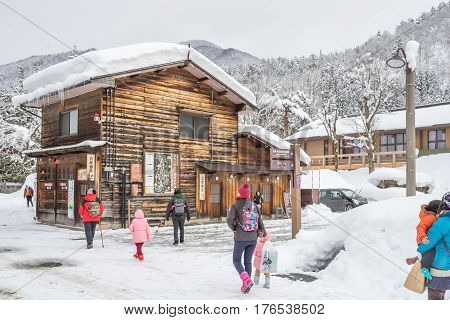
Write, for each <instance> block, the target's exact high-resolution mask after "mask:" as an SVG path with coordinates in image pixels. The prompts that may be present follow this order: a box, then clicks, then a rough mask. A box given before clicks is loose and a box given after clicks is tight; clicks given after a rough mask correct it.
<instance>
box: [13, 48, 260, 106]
mask: <svg viewBox="0 0 450 320" xmlns="http://www.w3.org/2000/svg"><path fill="white" fill-rule="evenodd" d="M177 66H182V67H185V69H186V70H187V71H188V72H190V73H192V74H193V75H194V76H196V77H197V78H199V79H202V81H204V82H205V83H207V84H208V85H210V86H211V87H213V89H215V90H216V91H219V92H223V95H224V96H225V97H227V98H228V99H229V100H231V101H232V102H233V103H236V104H243V105H247V106H249V107H250V108H252V109H255V108H256V97H255V95H254V94H253V93H252V92H251V91H250V90H248V89H247V88H246V87H244V86H243V85H242V84H240V83H239V82H237V81H236V80H235V79H234V78H233V77H231V76H230V75H229V74H228V73H226V72H225V71H224V70H223V69H222V68H220V67H219V66H217V65H216V64H214V63H213V62H212V61H211V60H209V59H208V58H206V57H205V56H203V55H202V54H200V53H199V52H198V51H196V50H195V49H193V48H189V47H187V46H185V45H180V44H173V43H162V42H150V43H141V44H135V45H130V46H125V47H119V48H112V49H104V50H96V51H90V52H87V53H84V54H82V55H79V56H77V57H75V58H74V59H71V60H67V61H64V62H61V63H58V64H56V65H53V66H51V67H48V68H46V69H44V70H42V71H40V72H38V73H36V74H33V75H32V76H30V77H28V78H27V79H25V81H24V88H25V89H26V90H27V91H28V92H29V93H27V94H23V95H19V96H16V97H14V98H13V103H14V104H15V105H20V104H24V103H30V104H33V103H32V102H33V101H36V100H39V99H42V98H47V97H48V96H49V95H52V94H53V95H57V94H58V93H59V92H61V91H63V90H68V89H72V88H77V87H83V86H87V85H92V84H97V85H96V86H94V87H96V89H98V88H99V87H107V86H112V85H113V84H111V82H109V83H108V81H107V80H108V78H116V77H121V76H122V77H123V76H127V75H132V74H138V73H143V72H148V71H151V70H163V69H166V68H173V67H177Z"/></svg>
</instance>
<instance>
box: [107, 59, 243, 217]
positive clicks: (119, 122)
mask: <svg viewBox="0 0 450 320" xmlns="http://www.w3.org/2000/svg"><path fill="white" fill-rule="evenodd" d="M212 94H213V96H214V101H213V102H212V101H211V98H212ZM106 102H107V97H106V90H105V91H104V94H103V103H102V116H103V118H105V117H106ZM113 104H114V105H115V128H114V129H113V131H115V133H116V134H115V138H114V139H113V138H112V137H111V136H108V134H107V130H106V124H105V123H104V124H103V125H102V138H103V140H109V141H111V139H113V140H114V141H111V142H112V143H113V147H112V148H113V150H114V152H115V155H114V158H115V164H116V166H117V167H122V166H123V167H124V168H125V170H126V174H127V178H129V164H130V163H131V162H135V163H136V162H137V163H141V164H143V162H144V152H145V151H148V152H165V153H177V154H179V172H178V173H179V176H178V177H179V185H180V187H181V188H182V190H183V193H184V194H185V196H186V197H187V200H188V202H189V203H190V205H191V207H192V209H193V210H194V212H195V203H196V202H195V196H196V188H197V186H196V162H198V161H224V162H227V163H236V162H237V143H236V139H235V134H236V133H237V120H238V119H237V112H236V106H235V105H234V104H233V103H231V102H230V101H229V100H227V99H226V98H224V97H219V96H217V94H216V93H215V92H212V89H211V88H210V87H209V86H207V85H206V84H203V83H201V82H198V79H197V78H195V77H194V76H192V75H191V74H190V73H188V72H186V71H184V70H182V69H178V68H174V69H169V70H166V71H163V72H159V73H146V74H141V75H138V76H134V77H125V78H121V79H117V80H116V88H115V92H114V98H113ZM180 109H182V110H183V112H189V111H191V112H192V111H193V112H206V113H210V114H211V117H210V130H209V132H210V136H209V141H199V140H193V139H181V138H180V135H179V115H180ZM107 150H108V148H103V155H102V158H103V164H102V165H103V166H109V165H110V164H107V163H106V159H107V152H108V151H107ZM102 181H103V183H102V190H101V195H102V198H103V200H104V201H105V203H106V204H107V206H108V207H109V208H110V209H111V210H112V211H113V212H114V216H115V217H119V216H120V208H121V207H120V184H119V183H108V182H107V181H106V174H105V173H103V176H102ZM142 191H143V190H142V185H140V186H139V194H138V196H137V197H130V187H129V186H127V198H130V199H131V202H132V203H131V206H132V211H134V209H135V208H137V207H142V209H143V210H144V212H145V214H146V215H147V216H150V217H151V216H153V217H161V216H163V215H164V214H165V210H166V205H167V202H168V200H169V199H170V197H171V195H170V194H166V195H158V196H150V197H145V196H144V195H143V194H142Z"/></svg>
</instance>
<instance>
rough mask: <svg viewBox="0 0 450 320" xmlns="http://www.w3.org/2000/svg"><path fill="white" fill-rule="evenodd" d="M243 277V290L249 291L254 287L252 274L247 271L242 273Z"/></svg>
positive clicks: (243, 291)
mask: <svg viewBox="0 0 450 320" xmlns="http://www.w3.org/2000/svg"><path fill="white" fill-rule="evenodd" d="M241 279H242V287H241V292H242V293H249V292H250V289H251V288H252V287H253V282H252V279H251V278H250V276H249V275H248V273H247V272H246V271H244V272H242V273H241Z"/></svg>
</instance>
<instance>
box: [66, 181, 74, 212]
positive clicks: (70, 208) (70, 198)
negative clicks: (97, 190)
mask: <svg viewBox="0 0 450 320" xmlns="http://www.w3.org/2000/svg"><path fill="white" fill-rule="evenodd" d="M68 185H69V186H68V190H67V218H69V219H74V218H75V215H74V209H75V208H74V206H75V204H74V199H75V181H73V180H69V183H68Z"/></svg>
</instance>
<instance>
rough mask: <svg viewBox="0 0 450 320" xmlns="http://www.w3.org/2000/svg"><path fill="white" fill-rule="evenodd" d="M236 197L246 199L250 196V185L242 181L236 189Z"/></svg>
mask: <svg viewBox="0 0 450 320" xmlns="http://www.w3.org/2000/svg"><path fill="white" fill-rule="evenodd" d="M237 198H239V199H248V198H250V185H249V184H248V183H244V184H243V185H242V186H240V187H239V189H238V194H237Z"/></svg>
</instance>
